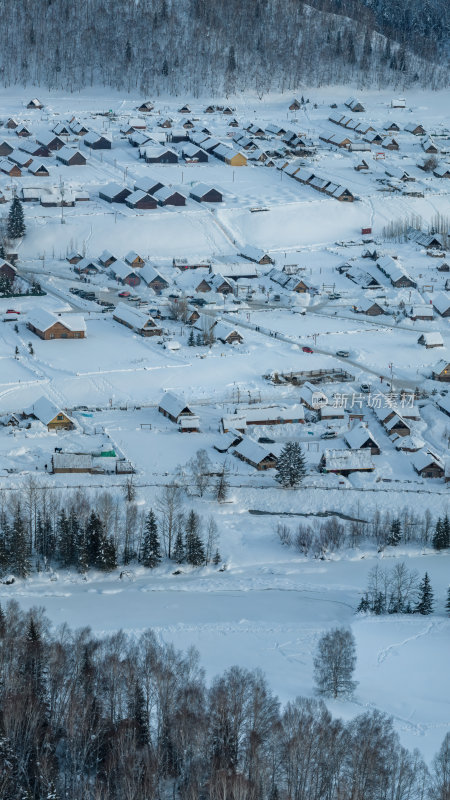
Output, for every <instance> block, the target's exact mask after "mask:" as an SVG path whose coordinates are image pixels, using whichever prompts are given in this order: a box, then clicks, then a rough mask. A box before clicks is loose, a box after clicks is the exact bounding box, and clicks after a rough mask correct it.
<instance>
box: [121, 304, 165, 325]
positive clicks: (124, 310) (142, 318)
mask: <svg viewBox="0 0 450 800" xmlns="http://www.w3.org/2000/svg"><path fill="white" fill-rule="evenodd" d="M113 317H114V318H115V319H117V320H119V321H120V322H126V323H127V325H131V327H132V328H135V329H136V330H139V331H140V330H144V328H155V327H157V326H156V322H155V321H154V319H153V317H152V316H151V315H150V314H148V313H147V312H146V311H142V310H141V309H140V308H134V307H133V306H131V305H130V304H129V303H118V305H117V306H116V308H115V309H114V313H113Z"/></svg>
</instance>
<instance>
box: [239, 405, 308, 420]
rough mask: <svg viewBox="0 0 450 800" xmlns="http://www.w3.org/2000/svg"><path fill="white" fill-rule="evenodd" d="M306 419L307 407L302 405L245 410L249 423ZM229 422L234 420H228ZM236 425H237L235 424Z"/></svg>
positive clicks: (253, 407)
mask: <svg viewBox="0 0 450 800" xmlns="http://www.w3.org/2000/svg"><path fill="white" fill-rule="evenodd" d="M304 418H305V407H304V406H302V405H301V404H300V403H297V404H296V405H293V406H289V407H287V408H286V407H284V406H269V407H268V408H260V407H259V406H252V407H251V408H248V409H245V419H246V420H247V423H249V422H250V423H251V422H258V421H259V420H262V421H266V420H267V421H270V420H272V419H274V420H277V421H278V422H280V423H284V422H289V420H291V419H294V420H299V419H301V420H303V419H304ZM228 419H229V420H230V419H232V418H228ZM235 424H236V423H235Z"/></svg>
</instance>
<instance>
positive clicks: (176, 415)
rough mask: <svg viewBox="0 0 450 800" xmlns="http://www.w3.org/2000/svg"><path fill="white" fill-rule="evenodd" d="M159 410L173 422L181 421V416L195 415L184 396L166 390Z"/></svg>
mask: <svg viewBox="0 0 450 800" xmlns="http://www.w3.org/2000/svg"><path fill="white" fill-rule="evenodd" d="M158 411H159V412H160V414H162V415H163V416H164V417H167V418H168V419H170V421H171V422H174V423H176V424H178V423H179V421H180V419H181V417H185V416H187V417H195V416H196V415H195V414H194V412H193V411H192V409H191V408H189V406H188V404H187V403H186V401H185V400H184V398H182V397H179V396H178V395H176V394H173V393H172V392H165V393H164V394H163V396H162V398H161V400H160V401H159V406H158Z"/></svg>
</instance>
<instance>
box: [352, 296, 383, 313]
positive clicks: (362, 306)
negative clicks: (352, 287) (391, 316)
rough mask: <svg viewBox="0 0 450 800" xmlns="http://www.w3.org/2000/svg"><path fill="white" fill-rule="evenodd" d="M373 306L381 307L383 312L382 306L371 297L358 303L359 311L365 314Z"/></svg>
mask: <svg viewBox="0 0 450 800" xmlns="http://www.w3.org/2000/svg"><path fill="white" fill-rule="evenodd" d="M373 306H379V308H381V309H382V310H383V308H382V306H380V304H379V303H377V301H376V300H372V299H371V298H369V297H363V298H362V300H360V301H359V302H358V311H362V313H363V314H364V313H365V312H366V311H369V309H370V308H372V307H373Z"/></svg>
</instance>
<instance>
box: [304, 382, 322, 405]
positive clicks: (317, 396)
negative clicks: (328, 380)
mask: <svg viewBox="0 0 450 800" xmlns="http://www.w3.org/2000/svg"><path fill="white" fill-rule="evenodd" d="M299 395H300V400H302V401H303V402H304V403H306V405H308V406H311V408H321V407H322V406H325V405H327V403H328V397H327V396H326V394H325V393H324V392H321V390H320V389H318V388H317V386H314V385H313V384H312V383H309V381H305V383H304V384H303V386H300V390H299Z"/></svg>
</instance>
